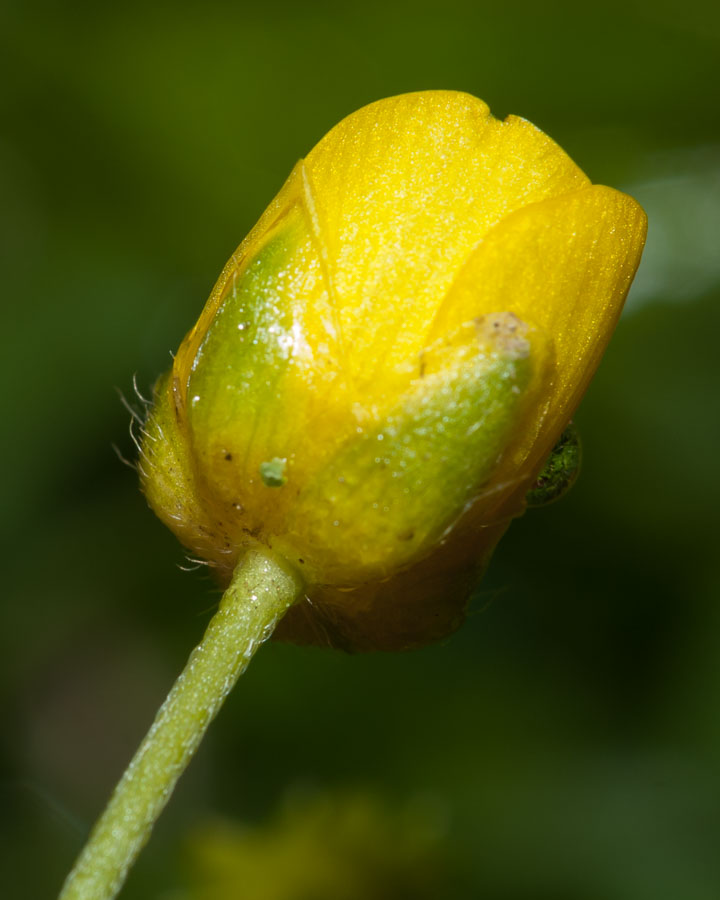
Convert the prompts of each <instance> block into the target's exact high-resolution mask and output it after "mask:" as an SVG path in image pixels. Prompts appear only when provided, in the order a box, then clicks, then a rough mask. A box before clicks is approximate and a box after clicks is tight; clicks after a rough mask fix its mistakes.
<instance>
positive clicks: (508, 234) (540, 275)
mask: <svg viewBox="0 0 720 900" xmlns="http://www.w3.org/2000/svg"><path fill="white" fill-rule="evenodd" d="M646 228H647V220H646V217H645V213H644V212H643V210H642V209H641V207H640V206H639V205H638V204H637V203H636V202H635V201H634V200H633V199H632V198H631V197H628V196H627V195H626V194H621V193H620V192H618V191H615V190H612V189H611V188H607V187H602V186H592V187H589V188H586V189H583V190H580V191H576V192H574V193H572V194H567V195H565V196H563V197H557V198H553V199H550V200H544V201H542V202H540V203H535V204H532V205H530V206H527V207H525V208H524V209H521V210H518V211H517V212H515V213H513V214H512V215H510V216H507V217H506V218H505V219H504V220H503V221H502V222H500V223H499V224H498V225H497V226H496V227H495V228H494V229H492V230H491V231H490V232H489V233H488V234H487V235H486V237H485V239H484V240H483V241H481V242H480V244H479V245H478V246H477V248H476V250H475V252H474V253H473V254H472V255H471V256H470V258H469V259H468V261H467V262H466V264H465V265H464V266H463V268H462V270H461V271H460V273H459V274H458V276H457V277H456V280H455V283H454V284H453V286H452V289H451V290H450V291H449V293H448V295H447V297H446V298H445V300H444V302H443V304H442V306H441V307H440V309H439V310H438V313H437V316H436V319H435V321H434V322H433V325H432V328H431V329H430V332H429V335H428V339H429V341H432V340H434V339H437V338H438V337H439V336H440V335H442V334H446V333H447V332H448V331H449V330H451V329H453V328H456V327H457V326H458V325H459V324H460V323H461V322H464V321H466V320H467V319H469V318H471V317H473V316H478V315H482V314H484V313H487V312H489V311H491V310H494V309H507V310H509V311H510V312H513V313H515V315H517V316H518V317H519V318H520V319H522V320H523V321H524V322H527V323H528V324H529V325H532V326H534V327H536V328H537V329H538V330H540V331H542V332H543V333H544V334H545V335H546V336H547V337H548V338H550V339H551V340H552V341H553V344H554V354H555V362H554V375H553V377H552V379H551V381H550V383H549V384H548V385H547V389H546V394H545V403H544V404H543V405H542V406H541V407H540V408H538V409H537V410H536V411H535V414H534V419H533V420H531V421H529V422H528V423H526V427H525V428H524V429H522V430H521V432H520V437H519V440H518V441H517V443H516V445H515V446H514V448H513V450H512V451H511V452H509V453H508V454H507V455H506V458H505V465H507V467H508V471H509V470H510V469H511V468H515V469H517V468H518V466H520V465H523V469H524V471H525V473H526V475H528V476H532V474H533V470H534V469H536V468H537V467H538V466H539V465H540V464H541V463H542V461H543V459H544V458H545V457H546V456H547V454H548V453H549V452H550V450H551V448H552V444H553V442H554V441H555V440H556V438H557V436H558V434H559V433H560V432H561V431H562V429H563V427H564V425H565V424H566V423H567V422H568V420H569V419H570V417H571V416H572V413H573V411H574V410H575V407H576V406H577V404H578V402H579V400H580V398H581V397H582V395H583V392H584V391H585V389H586V388H587V385H588V382H589V381H590V379H591V377H592V375H593V372H594V371H595V369H596V368H597V365H598V363H599V362H600V359H601V357H602V354H603V352H604V351H605V347H606V346H607V342H608V340H609V339H610V336H611V334H612V331H613V328H614V327H615V324H616V322H617V319H618V316H619V315H620V311H621V309H622V305H623V302H624V300H625V296H626V295H627V292H628V290H629V288H630V283H631V281H632V278H633V275H634V274H635V271H636V269H637V266H638V263H639V262H640V254H641V253H642V248H643V244H644V241H645V233H646Z"/></svg>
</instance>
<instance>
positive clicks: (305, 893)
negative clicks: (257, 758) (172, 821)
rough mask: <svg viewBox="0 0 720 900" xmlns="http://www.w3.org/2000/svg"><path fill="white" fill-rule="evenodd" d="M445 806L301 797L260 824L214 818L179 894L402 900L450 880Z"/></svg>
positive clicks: (212, 898) (232, 899) (199, 899)
mask: <svg viewBox="0 0 720 900" xmlns="http://www.w3.org/2000/svg"><path fill="white" fill-rule="evenodd" d="M439 813H440V814H441V813H442V810H440V809H437V804H433V802H432V798H422V797H419V798H417V799H416V800H413V801H411V802H410V803H408V804H406V805H405V806H399V807H391V806H390V805H389V804H388V803H387V802H384V801H383V800H382V799H381V798H379V797H377V796H375V795H374V794H372V793H368V792H359V791H355V792H344V793H343V792H336V793H329V792H324V793H318V794H308V795H305V796H303V795H302V794H298V795H296V796H295V797H290V798H288V800H287V801H286V802H285V803H284V805H283V806H282V807H281V809H280V810H279V812H278V814H276V815H275V816H274V817H273V819H272V820H271V821H269V822H267V823H266V824H264V825H260V826H254V827H250V826H242V825H239V824H235V823H231V822H222V821H210V822H208V823H206V824H205V825H204V826H203V827H201V828H197V829H195V831H194V832H193V834H192V835H191V836H190V840H189V841H188V842H187V847H186V851H185V853H184V860H185V868H186V870H187V872H188V875H187V878H186V881H187V888H186V889H185V890H182V891H180V892H179V894H178V900H237V898H238V897H249V898H250V897H251V898H252V900H308V898H312V900H397V898H398V897H417V898H422V897H433V898H436V897H439V896H442V892H443V888H444V887H447V874H448V859H447V857H448V852H447V850H448V848H447V842H446V839H445V834H444V822H443V821H442V818H441V815H438V814H439Z"/></svg>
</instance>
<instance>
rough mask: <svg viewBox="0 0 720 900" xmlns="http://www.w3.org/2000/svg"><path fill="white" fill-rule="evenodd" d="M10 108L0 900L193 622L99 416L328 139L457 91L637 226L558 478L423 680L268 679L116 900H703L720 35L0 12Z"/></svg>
mask: <svg viewBox="0 0 720 900" xmlns="http://www.w3.org/2000/svg"><path fill="white" fill-rule="evenodd" d="M0 84H1V85H2V87H0V198H1V199H0V257H1V258H2V291H3V310H4V313H6V315H7V319H6V320H5V321H6V324H5V325H4V329H3V340H2V353H1V354H0V366H1V367H2V372H1V374H0V378H1V381H0V383H1V384H2V386H3V387H2V396H3V402H2V409H3V413H2V419H3V424H2V431H3V439H2V454H3V460H2V472H3V478H2V481H3V499H2V509H1V511H0V516H1V517H2V528H3V531H2V548H3V556H4V565H3V577H2V584H3V586H4V590H3V600H2V607H1V615H2V623H1V627H0V641H1V642H2V644H1V653H0V658H1V659H2V678H1V687H0V690H1V691H2V701H3V704H2V710H3V728H2V742H1V743H0V748H1V749H0V766H1V767H2V773H1V775H0V779H1V780H0V827H1V828H2V833H1V834H0V857H2V858H0V871H2V873H3V874H2V887H1V888H0V891H1V892H2V894H3V896H6V897H12V898H17V900H26V898H27V900H39V898H44V897H53V896H55V894H56V892H57V890H58V888H59V885H60V883H61V881H62V878H63V877H64V874H65V872H66V871H67V869H68V868H69V867H70V865H71V863H72V861H73V858H74V856H75V854H76V853H77V851H78V850H79V847H80V845H81V843H82V840H83V837H84V834H85V832H86V829H87V828H88V827H89V825H90V824H91V822H92V821H93V819H94V818H95V816H96V815H97V813H98V812H99V810H100V808H101V806H102V805H103V803H104V801H105V799H106V797H107V794H108V792H109V791H110V789H111V787H112V785H113V784H114V782H115V781H116V779H117V777H118V776H119V774H120V772H121V770H122V768H123V767H124V764H125V763H126V761H127V760H128V758H129V756H130V755H131V753H132V751H133V750H134V748H135V746H136V745H137V743H138V741H139V739H140V737H141V736H142V735H143V733H144V732H145V730H146V728H147V726H148V724H149V721H150V719H151V717H152V714H153V712H154V710H155V709H156V707H157V706H158V704H159V703H160V701H161V700H162V698H163V696H164V694H165V692H166V691H167V689H168V687H169V685H170V684H171V681H172V679H173V678H174V676H175V675H176V674H177V672H178V671H179V669H180V668H181V666H182V664H183V663H184V660H185V658H186V655H187V653H188V651H189V650H190V648H191V647H192V646H193V645H194V643H195V642H196V641H197V639H198V638H199V636H200V634H201V632H202V631H203V628H204V626H205V624H206V622H207V621H208V618H209V616H210V615H211V613H212V609H213V606H214V604H215V603H216V602H217V595H216V593H215V592H214V590H213V587H212V584H211V583H210V582H209V581H208V580H207V579H206V578H205V576H203V575H202V573H199V574H198V573H194V574H187V573H184V572H182V571H180V570H179V568H178V564H181V563H182V562H183V555H182V552H181V549H180V547H179V546H178V545H177V544H176V542H175V540H174V539H173V538H172V537H171V535H170V534H169V533H167V532H166V531H165V529H164V528H163V527H162V526H161V525H160V523H159V522H158V521H156V520H155V518H154V517H153V515H152V513H151V512H150V511H149V510H148V509H147V507H146V505H145V502H144V499H143V498H142V496H141V495H140V494H139V492H138V489H137V484H136V479H135V475H134V473H133V472H132V471H131V470H130V469H129V468H126V467H124V466H123V465H121V463H120V462H119V461H118V458H117V457H116V455H115V454H114V452H113V449H112V445H113V444H116V445H118V447H119V448H120V450H121V452H122V453H123V454H124V455H125V456H128V457H132V456H133V453H134V450H133V447H132V444H131V442H130V440H129V438H128V436H127V425H128V415H127V413H126V411H125V410H124V409H123V407H122V405H121V403H120V400H119V397H118V394H117V393H116V388H117V389H119V390H120V391H122V392H124V393H125V394H128V395H130V394H131V393H132V376H133V373H137V381H138V385H139V386H140V388H141V389H143V390H144V391H146V392H147V391H148V390H149V386H150V385H151V384H152V381H153V379H154V377H155V376H156V375H157V374H158V373H159V372H160V371H162V370H163V369H165V368H166V367H167V365H168V364H169V355H168V354H169V351H170V350H172V349H174V348H175V347H176V346H177V344H178V343H179V341H180V339H181V338H182V336H183V334H184V332H185V331H186V330H187V329H188V328H189V327H190V325H191V324H192V323H193V321H194V320H195V318H196V316H197V314H198V312H199V310H200V309H201V306H202V304H203V302H204V299H205V297H206V296H207V294H208V292H209V290H210V288H211V286H212V284H213V282H214V279H215V277H216V276H217V274H218V273H219V271H220V269H221V267H222V265H223V263H224V262H225V260H226V258H227V257H228V256H229V255H230V253H231V252H232V250H233V249H234V248H235V246H236V245H237V244H238V243H239V241H240V239H241V238H242V237H243V236H244V234H245V233H246V232H247V230H248V229H249V227H250V226H251V225H252V224H253V223H254V221H255V220H256V218H257V217H258V215H259V214H260V213H261V211H262V210H263V209H264V207H265V205H266V203H267V202H268V201H269V200H270V199H271V197H272V196H273V195H274V194H275V192H276V190H277V189H278V188H279V186H280V185H281V183H282V182H283V180H284V178H285V176H286V175H287V173H288V172H289V170H290V168H291V167H292V165H293V163H294V162H295V161H296V159H297V158H298V157H299V156H301V155H302V154H303V153H305V152H307V150H308V149H309V148H310V147H311V146H312V145H313V144H314V143H315V141H316V140H318V139H319V138H320V137H321V136H322V135H323V134H324V133H325V132H326V131H327V130H328V128H329V127H331V126H332V125H333V124H334V123H335V122H336V121H337V120H338V119H340V118H341V117H342V116H344V115H345V114H347V113H349V112H351V111H352V110H354V109H356V108H357V107H359V106H361V105H362V104H364V103H366V102H369V101H372V100H375V99H378V98H380V97H383V96H388V95H391V94H395V93H400V92H403V91H408V90H419V89H425V88H453V89H462V90H466V91H469V92H471V93H474V94H477V95H478V96H481V97H482V98H483V99H485V100H486V101H487V102H488V103H489V104H490V106H491V108H492V110H493V112H494V113H495V114H496V115H498V116H505V115H506V114H508V113H510V112H513V113H517V114H520V115H523V116H525V117H526V118H529V119H530V120H531V121H533V122H535V123H536V124H537V125H539V126H540V127H541V128H542V129H543V130H545V131H546V132H548V133H549V134H550V135H551V136H552V137H554V138H555V139H556V140H557V141H558V142H559V143H560V144H561V145H562V146H563V147H564V148H565V149H566V150H567V151H568V152H569V153H570V154H571V156H573V158H574V159H575V160H576V161H577V162H578V163H579V164H580V165H581V167H582V168H584V169H585V171H586V172H587V173H588V174H589V175H590V177H591V178H592V179H593V181H596V182H601V183H607V184H611V185H613V186H615V187H620V188H623V189H625V190H627V191H629V192H630V193H632V194H633V195H634V196H636V197H637V198H638V199H639V200H640V201H641V202H642V203H643V204H644V205H645V207H646V209H647V211H648V214H649V217H650V236H649V241H648V247H647V252H646V256H645V260H644V263H643V266H642V268H641V272H640V275H639V277H638V280H637V282H636V285H635V287H634V289H633V292H632V294H631V297H630V300H629V303H628V306H627V310H626V313H625V314H624V317H623V319H622V321H621V324H620V327H619V329H618V332H617V334H616V337H615V339H614V342H613V343H612V345H611V348H610V351H609V353H608V354H607V357H606V359H605V361H604V363H603V365H602V367H601V369H600V371H599V374H598V377H597V378H596V380H595V382H594V384H593V386H592V388H591V390H590V392H589V394H588V395H587V397H586V399H585V401H584V403H583V406H582V408H581V411H580V413H579V415H578V417H577V421H578V422H579V425H580V429H581V431H582V433H583V437H584V439H585V470H584V473H583V476H582V478H581V479H580V482H579V484H578V486H577V487H576V488H575V490H574V491H573V492H572V494H571V495H570V496H569V497H568V498H567V500H566V501H564V502H563V503H561V504H558V505H556V506H554V507H551V508H548V509H547V510H541V511H537V512H535V513H533V514H528V515H527V516H526V517H525V518H524V519H522V520H520V521H518V522H516V523H515V524H514V525H513V526H512V528H511V529H510V532H509V534H508V535H507V536H506V537H505V539H504V542H503V543H502V544H501V547H500V549H499V551H498V553H497V555H496V557H495V560H494V562H493V565H492V567H491V570H490V573H489V575H488V577H487V579H486V580H485V582H484V583H483V585H482V589H481V591H480V592H479V593H478V596H477V597H476V598H475V602H474V604H473V611H472V614H471V616H470V617H469V619H468V622H467V623H466V625H465V626H464V628H463V629H462V630H461V631H460V632H459V633H458V634H457V635H456V636H455V637H453V638H452V639H451V640H449V641H447V642H446V643H445V644H442V645H440V646H434V647H430V648H427V649H425V650H422V651H417V652H414V653H410V654H405V655H402V654H400V655H370V656H365V657H362V656H359V657H350V656H345V655H342V654H340V653H335V652H330V651H322V650H312V649H298V648H294V647H289V646H282V645H268V646H267V647H265V648H264V649H263V651H262V652H261V654H260V655H259V657H258V659H257V660H256V661H255V662H254V663H253V665H252V666H251V668H250V670H249V672H248V674H247V675H246V676H245V677H244V678H243V680H242V682H241V684H240V686H239V687H238V689H237V690H236V691H235V692H234V694H233V695H232V696H231V698H230V700H229V702H228V704H227V706H226V708H225V709H224V711H223V713H222V714H221V716H220V718H219V719H218V721H217V722H216V723H215V725H214V726H213V728H212V729H211V733H210V735H209V738H208V740H207V741H206V743H205V745H204V746H203V747H202V749H201V751H200V754H199V756H198V758H197V760H196V761H195V763H194V764H193V765H192V767H191V770H190V771H189V772H188V774H187V776H186V778H185V779H184V780H183V782H182V784H181V786H180V789H179V790H178V792H177V794H176V796H175V797H174V798H173V800H172V801H171V803H170V806H169V808H168V810H167V812H166V814H165V816H164V817H163V819H162V821H161V824H160V826H159V827H158V829H157V831H156V835H155V837H154V839H153V841H152V843H151V844H150V846H149V847H148V848H147V850H146V851H145V852H144V854H143V856H142V858H141V860H140V862H139V864H138V866H137V868H136V870H135V871H134V872H133V874H132V875H131V877H130V880H129V882H128V885H127V888H126V891H125V893H124V895H123V896H124V897H127V898H128V900H132V898H153V900H154V898H157V900H173V898H176V900H179V898H188V897H192V898H193V900H194V898H196V897H212V898H214V900H216V898H217V900H222V898H228V900H229V898H232V900H234V898H236V897H237V898H241V897H242V898H248V900H259V898H272V900H330V898H333V900H344V898H352V900H356V898H359V900H369V898H401V897H420V896H422V897H424V896H428V897H447V898H474V897H483V898H486V900H644V898H648V900H649V898H652V900H717V897H719V896H720V853H719V852H718V848H719V847H720V602H718V601H719V600H720V597H718V594H719V593H720V556H719V555H718V553H717V538H718V530H717V528H716V521H717V510H718V506H719V505H720V478H719V477H718V469H719V464H718V457H719V451H720V418H719V417H718V396H720V365H719V364H718V350H717V340H718V339H717V335H718V333H720V113H719V104H718V85H720V7H719V6H718V4H717V3H714V2H710V0H707V2H705V0H685V2H683V3H671V2H668V0H659V2H657V0H655V2H649V0H622V2H621V0H604V2H597V0H590V2H586V3H584V4H570V3H568V2H561V0H557V2H553V0H550V2H546V3H542V4H539V3H536V2H530V0H516V2H514V3H511V4H492V3H487V2H485V3H483V2H469V0H445V2H444V3H442V4H440V3H438V2H436V0H434V2H427V0H415V2H413V3H412V5H411V6H410V5H405V4H397V3H394V2H393V0H382V2H380V0H369V2H366V3H363V4H359V5H349V6H345V7H340V6H339V5H338V4H334V3H325V2H319V0H318V2H313V0H308V2H305V3H290V2H287V0H278V2H275V3H273V4H267V5H259V4H258V5H249V4H243V3H221V2H214V0H209V2H205V3H202V4H199V3H198V4H193V3H188V2H184V0H180V2H175V3H172V4H170V3H168V4H157V5H148V4H147V3H144V2H143V3H140V2H137V0H130V2H126V3H123V4H98V3H84V4H83V3H78V4H71V3H69V2H45V3H42V2H37V3H35V2H22V3H21V2H12V0H5V2H4V3H3V5H2V9H1V10H0ZM298 798H300V799H298ZM217 819H222V820H223V821H224V820H227V823H228V824H226V825H225V826H223V828H220V830H219V831H218V830H217V829H216V831H213V828H214V827H215V826H213V825H212V824H209V823H211V821H215V820H217ZM348 823H349V824H348ZM208 835H210V837H208ZM213 835H214V836H213ZM208 841H209V849H208ZM248 841H249V842H250V843H248ZM253 841H255V844H253ZM233 842H235V843H233ZM243 842H244V843H243ZM248 847H250V848H251V849H250V850H248ZM253 847H254V848H255V849H254V850H253V849H252V848H253ZM258 847H261V848H262V850H259V849H258ZM233 848H235V849H233ZM243 854H244V856H243ZM263 854H265V855H264V856H263ZM216 857H217V858H216ZM259 859H262V860H265V864H264V865H262V866H260V865H256V867H255V870H253V869H252V865H251V863H252V860H255V862H257V860H259ZM213 860H214V861H213ZM243 860H245V863H247V864H248V866H249V868H247V866H246V868H245V869H243V865H245V863H243ZM248 860H250V862H248ZM234 866H235V867H238V869H237V872H238V873H239V874H238V878H237V879H236V880H235V881H233V877H234V876H233V875H232V872H231V873H230V874H228V872H227V871H226V870H232V869H233V867H234ZM220 870H222V872H220ZM219 872H220V874H218V873H219ZM223 873H224V874H223ZM421 875H422V877H420V876H421ZM223 879H225V882H226V883H227V885H228V886H227V887H222V884H223V883H225V882H223ZM212 885H215V887H213V886H212ZM233 885H234V886H233ZM215 888H217V890H216V889H215ZM213 891H215V892H214V893H213Z"/></svg>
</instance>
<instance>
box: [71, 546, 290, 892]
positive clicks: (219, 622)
mask: <svg viewBox="0 0 720 900" xmlns="http://www.w3.org/2000/svg"><path fill="white" fill-rule="evenodd" d="M302 587H303V585H302V582H301V581H300V579H299V578H298V577H297V575H295V574H294V573H293V572H292V571H290V569H289V568H288V567H287V566H286V565H285V564H284V563H283V562H282V561H281V560H279V559H278V558H277V557H275V556H273V555H272V554H271V553H269V552H266V551H262V550H259V549H253V550H250V551H248V552H247V553H246V555H245V556H244V558H243V559H242V560H241V562H240V563H239V565H238V567H237V568H236V570H235V573H234V575H233V579H232V582H231V584H230V587H229V588H228V589H227V591H226V592H225V594H224V595H223V598H222V600H221V602H220V608H219V609H218V611H217V613H216V614H215V615H214V616H213V618H212V620H211V621H210V624H209V625H208V628H207V631H206V632H205V635H204V637H203V639H202V641H201V642H200V644H198V646H197V647H196V648H195V649H194V650H193V652H192V653H191V654H190V658H189V660H188V662H187V665H186V666H185V669H184V671H183V672H182V674H181V675H180V677H179V678H178V680H177V681H176V682H175V684H174V685H173V687H172V690H171V691H170V693H169V694H168V697H167V699H166V700H165V702H164V703H163V705H162V706H161V707H160V710H159V711H158V714H157V716H156V718H155V721H154V722H153V725H152V727H151V729H150V731H149V732H148V734H147V735H146V737H145V739H144V740H143V742H142V744H141V745H140V747H139V748H138V751H137V753H136V754H135V756H134V758H133V760H132V761H131V763H130V765H129V766H128V767H127V769H126V770H125V774H124V775H123V777H122V779H121V780H120V782H119V783H118V785H117V787H116V788H115V792H114V793H113V795H112V797H111V798H110V802H109V803H108V805H107V807H106V808H105V811H104V812H103V814H102V815H101V817H100V819H99V820H98V821H97V823H96V824H95V827H94V829H93V831H92V833H91V834H90V837H89V839H88V842H87V844H86V845H85V848H84V849H83V851H82V853H81V854H80V857H79V858H78V860H77V862H76V864H75V867H74V868H73V870H72V871H71V872H70V874H69V875H68V877H67V880H66V881H65V885H64V886H63V889H62V892H61V894H60V900H111V898H113V897H115V896H116V895H117V893H118V891H119V890H120V888H121V887H122V885H123V883H124V881H125V878H126V876H127V873H128V870H129V869H130V867H131V865H132V864H133V862H134V861H135V858H136V857H137V855H138V853H139V852H140V850H141V849H142V847H143V846H144V845H145V843H146V842H147V840H148V838H149V837H150V832H151V830H152V827H153V825H154V824H155V822H156V820H157V818H158V817H159V815H160V813H161V812H162V810H163V808H164V807H165V804H166V803H167V801H168V800H169V799H170V795H171V794H172V792H173V789H174V787H175V784H176V783H177V780H178V778H179V777H180V776H181V775H182V773H183V772H184V771H185V768H186V766H187V765H188V763H189V762H190V760H191V759H192V757H193V754H194V753H195V751H196V750H197V748H198V746H199V744H200V741H201V740H202V738H203V735H204V734H205V731H206V730H207V727H208V725H209V724H210V722H211V721H212V720H213V718H214V717H215V715H216V714H217V712H218V710H219V709H220V707H221V706H222V704H223V701H224V700H225V698H226V697H227V695H228V693H229V692H230V690H231V688H232V687H233V685H234V684H235V682H236V681H237V679H238V677H239V676H240V675H241V674H242V673H243V672H244V671H245V669H246V668H247V665H248V663H249V662H250V659H251V658H252V656H253V654H254V653H255V651H256V650H257V649H258V647H259V646H260V644H262V643H263V641H265V640H266V639H267V638H268V637H269V636H270V635H271V634H272V631H273V629H274V627H275V625H276V623H277V622H278V620H279V619H280V617H281V616H282V615H283V614H284V613H285V611H286V610H287V608H288V607H289V606H290V605H291V604H292V603H293V602H294V601H295V600H296V599H297V598H298V596H299V595H300V593H301V591H302Z"/></svg>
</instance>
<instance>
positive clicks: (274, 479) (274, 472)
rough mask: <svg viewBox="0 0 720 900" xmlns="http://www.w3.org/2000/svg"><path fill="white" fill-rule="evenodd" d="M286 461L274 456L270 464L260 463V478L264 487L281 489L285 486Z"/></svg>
mask: <svg viewBox="0 0 720 900" xmlns="http://www.w3.org/2000/svg"><path fill="white" fill-rule="evenodd" d="M286 465H287V460H286V459H280V458H279V457H277V456H274V457H273V458H272V459H271V460H270V462H264V463H260V477H261V478H262V480H263V484H264V485H265V486H266V487H282V486H283V485H284V484H285V466H286Z"/></svg>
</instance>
